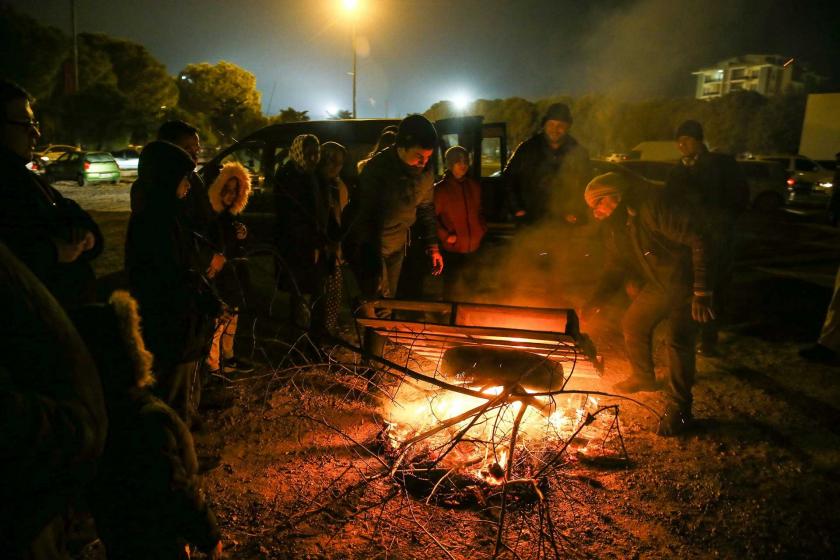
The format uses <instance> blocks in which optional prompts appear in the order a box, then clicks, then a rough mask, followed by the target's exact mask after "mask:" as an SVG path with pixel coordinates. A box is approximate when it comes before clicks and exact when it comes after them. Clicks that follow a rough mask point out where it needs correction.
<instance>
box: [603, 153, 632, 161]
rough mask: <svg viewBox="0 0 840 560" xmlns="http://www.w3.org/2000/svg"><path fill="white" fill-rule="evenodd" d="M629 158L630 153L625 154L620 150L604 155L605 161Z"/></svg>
mask: <svg viewBox="0 0 840 560" xmlns="http://www.w3.org/2000/svg"><path fill="white" fill-rule="evenodd" d="M628 159H630V154H625V153H621V152H613V153H611V154H610V155H608V156H607V157H606V160H607V161H625V160H628Z"/></svg>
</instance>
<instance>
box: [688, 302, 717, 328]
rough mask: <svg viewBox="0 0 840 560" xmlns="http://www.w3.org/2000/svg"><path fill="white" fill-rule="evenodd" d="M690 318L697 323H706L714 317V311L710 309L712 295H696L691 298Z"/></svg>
mask: <svg viewBox="0 0 840 560" xmlns="http://www.w3.org/2000/svg"><path fill="white" fill-rule="evenodd" d="M691 318H692V319H694V320H695V321H697V322H698V323H708V322H709V321H713V320H714V319H715V312H714V310H713V309H712V296H711V295H707V296H705V295H704V296H697V295H695V296H694V297H693V298H692V299H691Z"/></svg>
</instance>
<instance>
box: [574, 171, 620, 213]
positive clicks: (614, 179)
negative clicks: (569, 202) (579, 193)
mask: <svg viewBox="0 0 840 560" xmlns="http://www.w3.org/2000/svg"><path fill="white" fill-rule="evenodd" d="M626 190H627V181H626V180H625V179H624V177H622V176H621V175H619V174H618V173H614V172H610V173H604V174H603V175H598V176H597V177H595V178H594V179H592V180H591V181H589V184H588V185H586V190H585V191H583V198H585V199H586V204H588V205H589V206H590V207H593V206H595V204H596V203H597V202H598V201H599V200H601V199H602V198H605V197H607V196H621V195H622V194H624V192H625V191H626Z"/></svg>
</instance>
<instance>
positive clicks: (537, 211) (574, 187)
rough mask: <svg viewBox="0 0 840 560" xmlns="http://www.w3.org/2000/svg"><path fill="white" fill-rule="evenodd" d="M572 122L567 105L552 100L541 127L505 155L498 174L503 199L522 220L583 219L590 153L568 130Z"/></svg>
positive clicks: (571, 221)
mask: <svg viewBox="0 0 840 560" xmlns="http://www.w3.org/2000/svg"><path fill="white" fill-rule="evenodd" d="M571 127H572V115H571V112H570V111H569V107H568V106H567V105H565V104H563V103H555V104H553V105H551V106H550V107H549V108H548V111H547V112H546V114H545V116H544V117H543V120H542V125H541V129H540V131H539V132H538V133H537V134H535V135H534V136H532V137H531V138H529V139H528V140H525V141H524V142H522V143H521V144H520V145H519V147H517V148H516V151H515V152H514V153H513V156H511V158H510V161H508V164H507V166H506V167H505V170H504V173H503V174H502V175H503V177H504V181H505V188H506V190H507V195H508V204H509V207H510V209H511V212H512V213H513V214H514V216H515V217H517V218H519V219H521V220H522V221H524V222H527V223H535V222H539V221H541V220H543V219H545V218H549V219H555V220H560V221H562V222H563V223H569V224H574V223H578V222H582V221H585V220H586V218H587V212H586V205H585V204H584V203H583V188H584V187H585V186H586V182H587V181H588V180H589V178H590V177H591V175H590V166H589V154H588V153H587V151H586V149H584V148H583V146H581V145H580V144H578V142H577V140H575V139H574V138H573V137H572V136H571V135H569V130H570V129H571Z"/></svg>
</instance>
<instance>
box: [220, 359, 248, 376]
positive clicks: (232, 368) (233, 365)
mask: <svg viewBox="0 0 840 560" xmlns="http://www.w3.org/2000/svg"><path fill="white" fill-rule="evenodd" d="M252 371H254V364H252V363H251V362H249V361H248V360H246V359H244V358H237V357H233V358H227V359H226V360H225V365H224V372H225V373H251V372H252Z"/></svg>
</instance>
